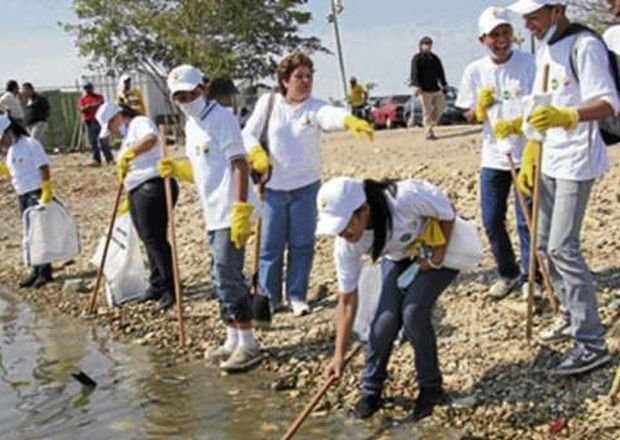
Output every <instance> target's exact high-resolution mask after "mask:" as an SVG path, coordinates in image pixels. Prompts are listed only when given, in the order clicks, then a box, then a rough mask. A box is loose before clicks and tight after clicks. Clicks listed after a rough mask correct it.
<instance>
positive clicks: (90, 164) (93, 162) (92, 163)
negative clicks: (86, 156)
mask: <svg viewBox="0 0 620 440" xmlns="http://www.w3.org/2000/svg"><path fill="white" fill-rule="evenodd" d="M88 166H89V167H91V168H99V167H100V166H101V162H95V161H94V160H93V161H92V162H91V163H89V164H88Z"/></svg>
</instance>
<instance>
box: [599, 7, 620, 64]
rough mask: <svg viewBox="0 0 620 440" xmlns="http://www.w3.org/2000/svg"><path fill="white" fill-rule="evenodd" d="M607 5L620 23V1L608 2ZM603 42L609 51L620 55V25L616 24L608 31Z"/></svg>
mask: <svg viewBox="0 0 620 440" xmlns="http://www.w3.org/2000/svg"><path fill="white" fill-rule="evenodd" d="M607 4H608V5H609V12H611V14H612V15H613V17H614V20H616V22H618V21H620V0H607ZM603 40H605V43H606V44H607V47H608V48H609V50H611V51H612V52H614V53H615V54H616V55H620V25H618V24H616V25H615V26H611V27H610V28H609V29H607V30H606V31H605V33H604V34H603Z"/></svg>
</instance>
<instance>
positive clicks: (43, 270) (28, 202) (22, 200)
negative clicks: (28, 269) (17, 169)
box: [17, 189, 52, 279]
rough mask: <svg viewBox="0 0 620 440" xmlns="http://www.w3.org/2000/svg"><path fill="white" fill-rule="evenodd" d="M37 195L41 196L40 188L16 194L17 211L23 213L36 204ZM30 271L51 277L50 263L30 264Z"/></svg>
mask: <svg viewBox="0 0 620 440" xmlns="http://www.w3.org/2000/svg"><path fill="white" fill-rule="evenodd" d="M39 197H41V190H39V189H37V190H35V191H30V192H28V193H26V194H22V195H20V196H17V199H18V203H19V213H20V214H23V213H24V211H25V210H26V209H28V208H30V207H31V206H36V205H37V204H38V203H39ZM32 272H33V273H34V274H35V275H37V276H42V277H45V278H48V279H51V278H52V265H51V264H40V265H37V266H32Z"/></svg>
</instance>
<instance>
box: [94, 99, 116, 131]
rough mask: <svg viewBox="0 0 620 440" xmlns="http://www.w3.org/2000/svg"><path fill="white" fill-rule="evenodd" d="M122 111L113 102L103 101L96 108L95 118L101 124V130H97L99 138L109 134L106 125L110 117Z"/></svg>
mask: <svg viewBox="0 0 620 440" xmlns="http://www.w3.org/2000/svg"><path fill="white" fill-rule="evenodd" d="M121 111H122V108H121V107H120V106H118V105H116V104H114V103H113V102H104V103H103V104H101V105H100V106H99V108H98V109H97V113H95V119H97V122H99V125H100V126H101V131H100V132H99V137H100V138H102V139H103V138H106V137H108V135H109V134H110V129H109V127H108V123H109V122H110V120H112V118H113V117H114V116H116V115H118V114H119V113H120V112H121Z"/></svg>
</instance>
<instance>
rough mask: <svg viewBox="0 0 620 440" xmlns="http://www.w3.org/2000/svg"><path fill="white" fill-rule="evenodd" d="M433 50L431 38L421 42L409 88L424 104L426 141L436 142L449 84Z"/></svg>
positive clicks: (413, 64) (424, 38) (414, 61)
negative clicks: (434, 128) (446, 89)
mask: <svg viewBox="0 0 620 440" xmlns="http://www.w3.org/2000/svg"><path fill="white" fill-rule="evenodd" d="M432 49H433V40H432V39H431V38H430V37H423V38H422V39H421V40H420V51H419V52H418V53H417V54H416V55H414V57H413V59H412V60H411V76H410V80H409V86H410V87H411V92H412V93H413V95H414V96H416V97H419V98H420V101H421V102H422V114H423V116H424V134H425V136H426V139H430V140H435V139H437V137H436V136H435V133H434V132H433V127H435V125H437V124H438V123H439V118H441V114H442V113H443V112H444V110H445V109H446V98H445V96H444V94H443V90H444V89H445V88H446V87H447V86H448V83H447V81H446V75H445V73H444V70H443V65H442V64H441V60H440V59H439V57H438V56H437V55H435V54H434V53H433V52H432Z"/></svg>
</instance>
